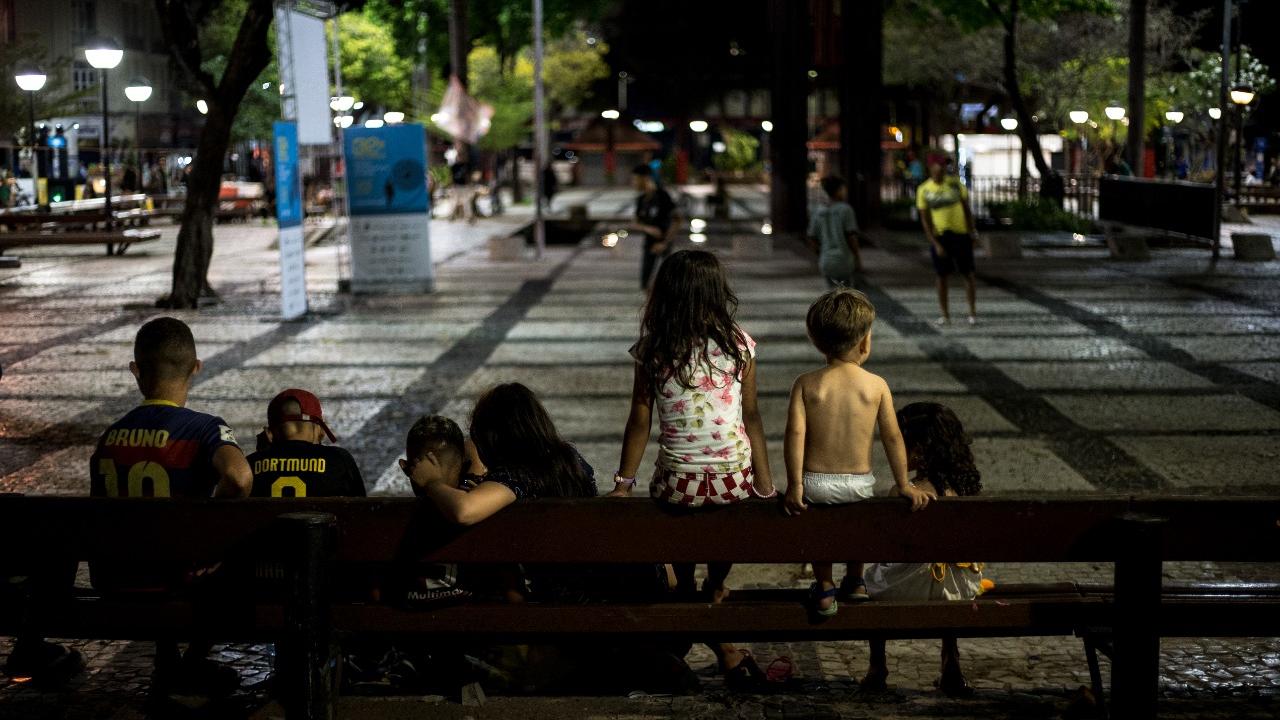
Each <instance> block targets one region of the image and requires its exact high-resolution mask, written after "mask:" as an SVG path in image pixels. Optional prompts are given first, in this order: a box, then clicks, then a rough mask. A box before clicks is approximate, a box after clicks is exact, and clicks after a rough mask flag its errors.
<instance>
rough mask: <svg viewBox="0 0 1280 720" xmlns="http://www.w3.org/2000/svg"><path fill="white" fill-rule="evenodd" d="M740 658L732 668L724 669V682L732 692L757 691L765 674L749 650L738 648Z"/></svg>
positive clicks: (763, 680)
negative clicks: (740, 654)
mask: <svg viewBox="0 0 1280 720" xmlns="http://www.w3.org/2000/svg"><path fill="white" fill-rule="evenodd" d="M738 652H740V653H742V660H741V661H739V662H738V664H737V665H734V666H733V668H732V669H730V670H725V671H724V684H725V686H726V687H728V688H729V689H730V690H733V691H734V692H759V691H760V690H761V689H762V688H763V687H764V684H765V680H766V676H765V674H764V671H762V670H761V669H760V666H759V665H757V664H756V659H755V657H753V656H752V655H751V651H749V650H739V651H738Z"/></svg>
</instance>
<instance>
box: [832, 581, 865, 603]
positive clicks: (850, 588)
mask: <svg viewBox="0 0 1280 720" xmlns="http://www.w3.org/2000/svg"><path fill="white" fill-rule="evenodd" d="M837 597H839V598H840V599H841V600H844V601H845V602H851V603H862V602H867V601H868V600H870V599H871V596H870V595H868V594H867V583H866V581H865V580H863V579H862V578H857V579H856V580H855V579H852V578H849V577H845V579H844V580H841V581H840V594H839V595H838V596H837Z"/></svg>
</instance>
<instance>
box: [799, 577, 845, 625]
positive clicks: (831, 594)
mask: <svg viewBox="0 0 1280 720" xmlns="http://www.w3.org/2000/svg"><path fill="white" fill-rule="evenodd" d="M838 594H840V590H839V588H831V589H830V590H823V589H822V586H821V585H820V584H818V583H816V582H815V583H814V584H812V585H810V586H809V600H808V603H807V605H808V608H809V616H810V617H811V618H813V619H814V621H815V622H822V621H823V620H829V619H831V618H833V617H835V616H836V613H837V612H839V610H840V601H839V600H836V595H838ZM827 598H831V605H830V606H829V607H826V608H823V607H822V606H821V605H819V603H820V602H822V601H823V600H825V599H827Z"/></svg>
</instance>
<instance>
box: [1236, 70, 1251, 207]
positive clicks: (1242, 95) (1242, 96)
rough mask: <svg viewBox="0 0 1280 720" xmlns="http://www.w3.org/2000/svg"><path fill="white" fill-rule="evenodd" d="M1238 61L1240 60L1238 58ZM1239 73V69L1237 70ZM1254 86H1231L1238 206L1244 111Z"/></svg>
mask: <svg viewBox="0 0 1280 720" xmlns="http://www.w3.org/2000/svg"><path fill="white" fill-rule="evenodd" d="M1236 62H1237V63H1239V62H1240V61H1239V60H1237V61H1236ZM1237 74H1239V73H1238V71H1237ZM1255 94H1256V93H1254V91H1253V88H1251V87H1249V86H1248V85H1237V86H1235V87H1233V88H1231V93H1230V98H1231V104H1233V105H1235V106H1236V207H1240V205H1241V202H1240V185H1241V180H1242V179H1243V175H1244V167H1243V164H1242V158H1241V155H1243V154H1244V111H1245V108H1247V107H1249V103H1251V102H1253V98H1254V95H1255Z"/></svg>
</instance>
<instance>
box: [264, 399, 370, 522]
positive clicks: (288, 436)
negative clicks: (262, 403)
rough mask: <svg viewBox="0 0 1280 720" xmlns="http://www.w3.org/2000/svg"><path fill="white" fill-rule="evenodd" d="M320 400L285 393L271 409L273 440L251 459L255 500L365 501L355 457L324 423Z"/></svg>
mask: <svg viewBox="0 0 1280 720" xmlns="http://www.w3.org/2000/svg"><path fill="white" fill-rule="evenodd" d="M323 413H324V411H323V410H322V409H321V407H320V399H319V398H317V397H316V396H315V395H313V394H311V393H309V392H307V391H306V390H298V389H296V388H292V389H289V390H285V391H284V392H281V393H280V394H279V395H276V396H275V398H273V399H272V400H271V403H270V404H268V405H267V431H266V432H267V438H266V439H267V440H268V444H267V446H266V447H264V448H259V449H258V451H257V452H255V453H254V454H252V455H250V456H249V466H250V467H252V468H253V497H364V496H365V487H364V479H363V478H362V477H361V476H360V468H358V467H357V466H356V461H355V458H353V457H351V453H349V452H347V451H346V450H345V449H343V448H340V447H338V446H336V445H325V444H323V442H324V439H325V438H326V437H327V438H329V442H331V443H332V442H337V440H338V438H336V437H335V436H334V434H333V431H332V430H330V429H329V426H328V424H326V423H325V421H324V414H323Z"/></svg>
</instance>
